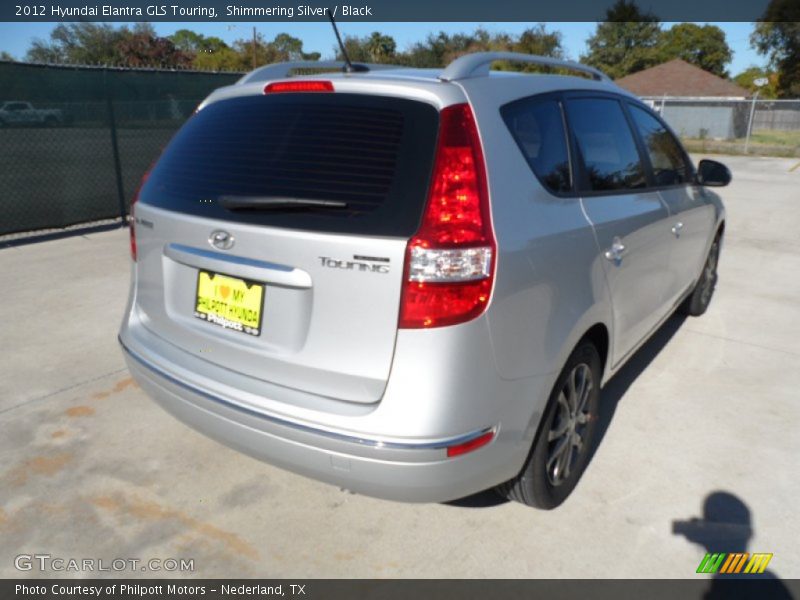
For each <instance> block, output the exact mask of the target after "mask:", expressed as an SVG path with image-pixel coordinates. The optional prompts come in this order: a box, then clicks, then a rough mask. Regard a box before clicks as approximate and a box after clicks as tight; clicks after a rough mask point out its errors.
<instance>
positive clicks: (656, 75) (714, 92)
mask: <svg viewBox="0 0 800 600" xmlns="http://www.w3.org/2000/svg"><path fill="white" fill-rule="evenodd" d="M615 83H616V84H617V85H619V86H620V87H623V88H625V89H626V90H628V91H630V92H633V93H634V94H636V95H637V96H665V95H666V96H693V97H709V96H714V97H727V98H730V97H735V98H742V97H748V96H750V91H749V90H747V89H745V88H743V87H741V86H739V85H736V84H735V83H733V82H732V81H728V80H727V79H723V78H722V77H717V76H716V75H714V74H713V73H709V72H708V71H704V70H703V69H701V68H700V67H696V66H694V65H691V64H689V63H688V62H686V61H685V60H681V59H680V58H675V59H673V60H671V61H669V62H665V63H662V64H660V65H656V66H655V67H650V68H649V69H645V70H644V71H639V72H638V73H633V74H632V75H626V76H625V77H621V78H620V79H617V80H616V82H615Z"/></svg>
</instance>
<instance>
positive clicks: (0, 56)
mask: <svg viewBox="0 0 800 600" xmlns="http://www.w3.org/2000/svg"><path fill="white" fill-rule="evenodd" d="M0 60H14V57H13V56H11V55H10V54H9V53H8V52H6V51H5V50H3V51H2V52H0Z"/></svg>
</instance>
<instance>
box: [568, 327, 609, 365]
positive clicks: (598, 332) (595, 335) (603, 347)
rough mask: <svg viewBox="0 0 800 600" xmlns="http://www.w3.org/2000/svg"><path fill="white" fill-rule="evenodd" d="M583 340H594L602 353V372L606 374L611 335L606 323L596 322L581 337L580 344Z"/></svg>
mask: <svg viewBox="0 0 800 600" xmlns="http://www.w3.org/2000/svg"><path fill="white" fill-rule="evenodd" d="M583 340H589V341H590V342H592V344H594V347H595V348H596V349H597V353H598V354H599V355H600V364H601V366H602V373H603V374H605V373H606V371H607V370H608V356H609V350H610V337H609V333H608V328H607V327H606V326H605V324H604V323H595V324H594V325H592V326H591V327H590V328H589V329H588V330H587V331H586V333H585V334H583V337H582V338H581V339H580V341H579V342H578V344H580V343H581V342H582V341H583ZM576 347H577V344H576Z"/></svg>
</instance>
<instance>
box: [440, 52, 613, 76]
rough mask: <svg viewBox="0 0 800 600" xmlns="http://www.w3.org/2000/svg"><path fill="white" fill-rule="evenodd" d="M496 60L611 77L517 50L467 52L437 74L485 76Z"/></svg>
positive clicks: (595, 70)
mask: <svg viewBox="0 0 800 600" xmlns="http://www.w3.org/2000/svg"><path fill="white" fill-rule="evenodd" d="M498 60H508V61H513V62H524V63H533V64H537V65H543V66H546V67H557V68H562V69H571V70H573V71H579V72H581V73H587V74H588V75H591V76H592V79H595V80H597V81H609V82H610V81H611V78H610V77H609V76H608V75H606V74H605V73H603V72H602V71H598V70H597V69H595V68H592V67H587V66H586V65H582V64H580V63H576V62H572V61H571V60H560V59H558V58H550V57H549V56H536V55H534V54H521V53H519V52H476V53H475V54H467V55H465V56H462V57H460V58H457V59H455V60H454V61H453V62H451V63H450V64H449V65H447V68H446V69H445V70H444V71H442V74H441V75H439V79H441V80H442V81H455V80H458V79H471V78H473V77H486V76H488V75H489V69H490V68H491V66H492V63H493V62H495V61H498Z"/></svg>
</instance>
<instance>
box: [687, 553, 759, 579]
mask: <svg viewBox="0 0 800 600" xmlns="http://www.w3.org/2000/svg"><path fill="white" fill-rule="evenodd" d="M771 560H772V554H771V553H769V554H766V553H755V554H750V553H749V552H734V553H725V552H719V553H711V552H709V553H708V554H706V555H705V556H704V557H703V560H701V561H700V566H699V567H697V572H698V573H712V574H713V573H721V574H726V575H735V574H737V573H751V574H757V573H763V572H764V571H766V570H767V565H768V564H769V561H771Z"/></svg>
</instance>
